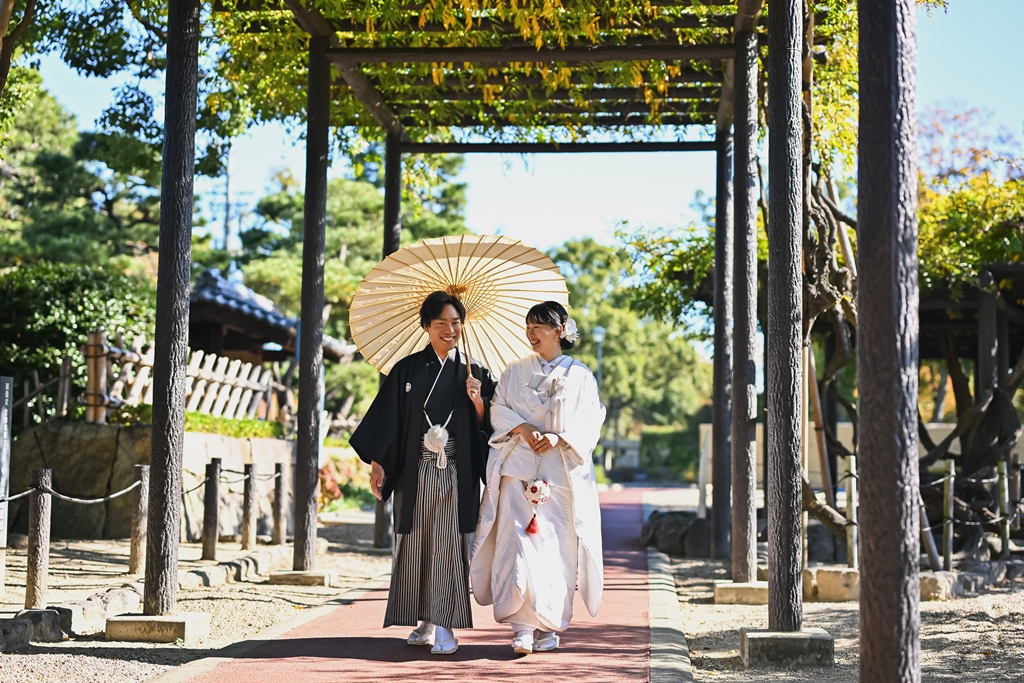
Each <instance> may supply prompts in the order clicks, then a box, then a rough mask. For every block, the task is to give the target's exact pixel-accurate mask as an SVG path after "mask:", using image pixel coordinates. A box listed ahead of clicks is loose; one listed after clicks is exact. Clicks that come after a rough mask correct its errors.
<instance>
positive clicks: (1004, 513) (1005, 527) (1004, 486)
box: [998, 460, 1010, 560]
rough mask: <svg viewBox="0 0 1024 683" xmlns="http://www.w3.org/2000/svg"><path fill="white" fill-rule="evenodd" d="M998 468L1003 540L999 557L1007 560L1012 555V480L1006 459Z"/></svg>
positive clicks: (1000, 525)
mask: <svg viewBox="0 0 1024 683" xmlns="http://www.w3.org/2000/svg"><path fill="white" fill-rule="evenodd" d="M998 468H999V540H1000V541H1002V548H1001V549H1000V551H999V559H1002V560H1006V559H1009V557H1010V480H1009V475H1008V473H1007V468H1006V461H1005V460H1002V461H1000V462H999V465H998Z"/></svg>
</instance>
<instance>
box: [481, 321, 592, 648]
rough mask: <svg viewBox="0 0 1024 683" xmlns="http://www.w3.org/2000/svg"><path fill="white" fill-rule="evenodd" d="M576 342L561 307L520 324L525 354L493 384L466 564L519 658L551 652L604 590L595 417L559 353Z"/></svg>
mask: <svg viewBox="0 0 1024 683" xmlns="http://www.w3.org/2000/svg"><path fill="white" fill-rule="evenodd" d="M578 337H579V334H578V333H577V332H576V323H575V321H573V320H572V319H571V318H569V317H568V315H567V313H566V311H565V308H564V307H562V305H561V304H558V303H556V302H553V301H547V302H544V303H542V304H538V305H536V306H534V307H533V308H532V309H530V312H529V313H528V314H527V316H526V338H527V340H528V341H529V342H530V345H531V346H532V347H533V350H534V353H532V354H530V355H529V356H527V357H525V358H522V359H520V360H518V361H516V362H515V363H513V364H511V365H510V366H509V367H508V368H507V369H506V370H505V372H504V373H503V374H502V376H501V380H500V381H499V382H498V386H497V389H496V390H495V394H494V399H493V402H492V405H491V423H492V426H493V428H494V435H493V436H492V438H491V440H490V446H491V450H490V456H489V458H488V462H487V487H486V489H485V490H484V495H483V501H482V503H481V508H482V509H481V512H480V522H479V524H478V525H477V530H476V541H475V542H474V547H473V554H472V560H471V566H470V578H471V581H472V584H473V595H474V596H475V597H476V600H477V602H479V603H480V604H481V605H494V618H495V620H496V621H498V622H500V623H506V624H510V625H511V626H512V630H513V633H514V638H513V640H512V648H513V649H514V650H515V652H517V653H520V654H527V653H530V652H544V651H548V650H553V649H555V648H556V647H558V644H559V635H558V634H559V633H561V632H562V631H565V630H566V629H567V628H568V627H569V622H570V621H571V620H572V608H573V597H574V594H575V592H576V588H577V586H579V591H580V595H581V597H582V598H583V603H584V605H586V607H587V611H589V612H590V614H591V616H594V615H596V614H597V608H598V606H599V605H600V602H601V591H602V589H603V586H604V568H603V562H602V558H601V512H600V508H599V507H598V501H597V484H596V481H595V478H594V465H593V462H592V454H593V450H594V446H595V445H597V441H598V439H599V438H600V432H601V425H602V424H603V423H604V416H605V410H604V406H602V405H601V402H600V399H599V397H598V388H597V382H596V381H595V380H594V376H593V375H592V374H591V372H590V370H589V369H588V368H587V367H586V366H585V365H583V364H582V363H580V362H579V361H577V360H574V359H572V358H570V357H568V356H565V355H563V354H562V352H563V351H564V350H568V349H571V348H572V347H573V344H574V343H575V341H576V339H577V338H578Z"/></svg>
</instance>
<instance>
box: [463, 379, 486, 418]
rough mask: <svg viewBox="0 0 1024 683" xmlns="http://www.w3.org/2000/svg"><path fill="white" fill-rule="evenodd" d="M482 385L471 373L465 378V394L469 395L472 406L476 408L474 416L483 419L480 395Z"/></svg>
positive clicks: (482, 403)
mask: <svg viewBox="0 0 1024 683" xmlns="http://www.w3.org/2000/svg"><path fill="white" fill-rule="evenodd" d="M482 386H483V385H482V384H481V382H480V380H478V379H477V378H476V377H474V376H473V375H470V376H469V377H467V378H466V395H468V396H469V400H470V401H472V402H473V407H474V408H476V418H477V419H478V420H482V419H484V400H483V397H481V396H480V388H481V387H482Z"/></svg>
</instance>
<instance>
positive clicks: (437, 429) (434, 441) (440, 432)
mask: <svg viewBox="0 0 1024 683" xmlns="http://www.w3.org/2000/svg"><path fill="white" fill-rule="evenodd" d="M449 419H450V418H449ZM445 424H447V423H445ZM423 445H424V446H426V447H427V450H428V451H430V452H431V453H437V469H439V470H443V469H444V468H446V467H448V454H447V453H445V450H444V448H445V446H447V445H448V430H447V429H445V428H444V426H442V425H432V426H431V427H430V429H428V430H427V433H426V434H425V435H424V436H423Z"/></svg>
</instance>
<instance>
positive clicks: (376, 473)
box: [370, 461, 384, 500]
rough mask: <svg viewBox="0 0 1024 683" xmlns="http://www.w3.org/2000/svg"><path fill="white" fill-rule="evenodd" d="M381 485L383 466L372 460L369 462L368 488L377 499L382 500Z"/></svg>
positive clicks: (382, 484) (382, 482)
mask: <svg viewBox="0 0 1024 683" xmlns="http://www.w3.org/2000/svg"><path fill="white" fill-rule="evenodd" d="M383 486H384V468H383V467H381V465H380V463H379V462H377V461H374V462H372V463H370V490H371V491H373V495H375V496H377V500H382V498H381V495H380V490H381V487H383Z"/></svg>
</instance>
